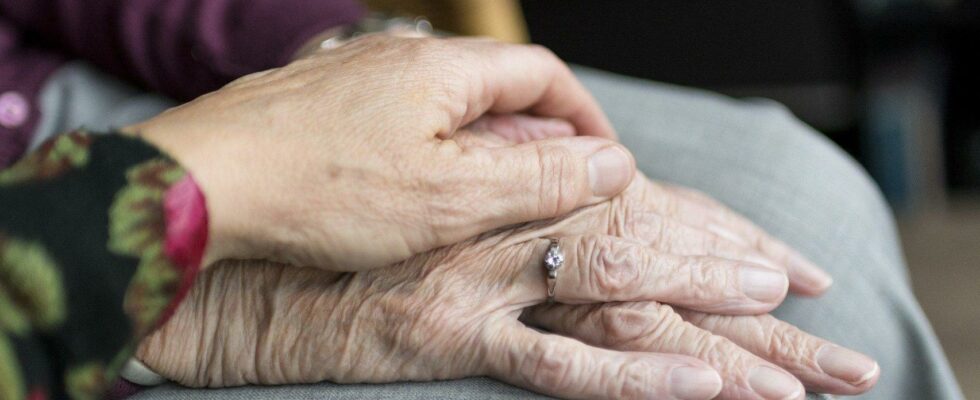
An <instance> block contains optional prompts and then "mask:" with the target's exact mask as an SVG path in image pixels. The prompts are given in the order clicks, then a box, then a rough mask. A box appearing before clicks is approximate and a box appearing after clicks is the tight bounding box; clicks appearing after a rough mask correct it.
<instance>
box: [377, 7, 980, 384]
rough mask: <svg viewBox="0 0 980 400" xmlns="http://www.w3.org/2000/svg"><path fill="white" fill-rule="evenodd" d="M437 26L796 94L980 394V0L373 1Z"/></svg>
mask: <svg viewBox="0 0 980 400" xmlns="http://www.w3.org/2000/svg"><path fill="white" fill-rule="evenodd" d="M366 3H368V4H369V6H371V7H372V8H373V9H375V10H379V11H385V12H392V13H404V14H408V15H424V16H426V17H428V18H429V19H430V20H431V21H432V22H433V25H434V26H435V27H436V28H437V29H442V30H447V31H452V32H456V33H462V34H476V35H489V36H495V37H497V38H500V39H503V40H509V41H517V42H520V41H532V42H536V43H540V44H543V45H545V46H547V47H549V48H551V49H552V50H554V51H555V53H557V54H558V55H559V56H561V57H562V58H563V59H565V60H566V61H568V62H571V63H576V64H582V65H588V66H592V67H596V68H600V69H604V70H608V71H613V72H618V73H621V74H625V75H632V76H636V77H642V78H648V79H652V80H657V81H664V82H671V83H676V84H681V85H688V86H696V87H702V88H707V89H710V90H714V91H718V92H721V93H725V94H728V95H731V96H735V97H766V98H771V99H775V100H777V101H780V102H782V103H783V104H785V105H786V106H788V107H789V108H790V109H791V110H792V111H793V112H794V113H795V114H796V115H797V116H798V117H799V118H801V119H802V120H804V121H805V122H807V123H809V124H810V125H811V126H813V127H815V128H817V129H818V130H820V131H821V132H823V133H824V134H825V135H827V136H828V137H829V138H830V139H832V140H834V141H835V142H837V143H838V144H839V145H840V146H841V147H843V148H844V149H846V150H847V151H848V152H849V153H851V154H852V155H853V156H854V157H855V158H856V159H857V160H859V161H860V162H861V163H862V164H863V165H864V166H865V167H866V168H867V169H868V171H869V172H870V173H871V175H872V176H873V177H874V178H875V180H876V181H877V182H878V184H879V185H880V186H881V188H882V190H883V192H884V193H885V195H886V197H887V198H888V200H889V201H890V202H891V204H892V206H893V208H894V210H895V212H896V215H897V217H898V220H899V227H900V229H901V232H902V238H903V242H904V244H905V246H904V247H905V251H906V255H907V258H908V261H909V267H910V270H911V275H912V281H913V285H914V289H915V292H916V294H917V295H918V297H919V299H920V301H921V303H922V306H923V308H924V309H925V311H926V314H927V315H928V316H929V318H930V320H931V321H932V322H933V325H934V327H935V329H936V331H937V333H938V335H939V338H940V340H941V341H942V343H943V346H944V348H945V349H946V352H947V354H948V356H949V358H950V361H951V362H952V364H953V368H954V369H955V370H956V373H957V376H958V378H959V381H960V384H961V385H962V387H963V390H964V392H965V394H966V396H967V397H968V398H973V399H980V379H978V378H980V346H978V344H977V343H978V340H977V339H976V335H977V334H978V333H980V54H978V53H980V0H793V1H785V0H659V1H648V0H616V1H595V0H524V1H520V2H519V1H516V0H418V1H408V0H368V1H366Z"/></svg>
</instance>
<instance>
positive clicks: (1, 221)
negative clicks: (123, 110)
mask: <svg viewBox="0 0 980 400" xmlns="http://www.w3.org/2000/svg"><path fill="white" fill-rule="evenodd" d="M0 209H2V210H3V213H0V309H2V311H3V312H2V313H0V327H2V330H0V332H2V333H0V372H2V373H0V398H12V399H17V398H25V396H26V395H28V394H33V393H44V394H47V397H51V398H64V397H71V398H98V396H100V395H101V394H102V393H104V391H105V390H106V389H107V387H108V384H109V383H110V382H111V381H112V379H113V378H114V377H115V375H116V374H117V371H118V368H119V367H120V366H121V365H122V363H123V362H124V361H125V360H126V359H127V358H128V357H129V354H130V353H131V352H132V349H133V347H134V345H135V343H136V341H137V340H138V339H139V338H141V337H143V336H145V335H147V334H148V333H150V332H152V331H153V330H154V329H155V328H156V327H158V326H159V325H160V324H161V323H162V322H163V321H164V320H165V319H166V318H167V317H168V316H169V315H170V314H171V313H172V312H173V311H174V309H175V307H176V305H177V304H178V302H179V301H180V300H181V298H182V297H183V296H184V294H185V293H186V292H187V290H189V288H190V285H191V283H192V282H193V278H194V276H195V275H196V273H197V271H198V268H199V266H200V261H201V256H202V254H203V251H204V246H205V244H206V241H207V212H206V209H205V207H204V199H203V196H202V195H201V193H200V192H199V191H198V190H197V189H196V185H195V183H194V181H193V179H192V178H191V177H190V175H188V174H187V173H185V172H184V170H183V169H182V168H181V167H180V166H179V165H177V164H176V163H174V162H173V161H171V160H170V159H169V158H168V157H167V156H165V155H163V154H161V153H160V152H159V151H158V150H156V149H155V148H154V147H152V146H150V145H148V144H146V143H144V142H142V141H140V140H138V139H134V138H128V137H123V136H121V135H118V134H112V135H106V136H101V137H96V136H90V135H86V134H81V133H73V134H69V135H63V136H59V137H57V138H55V139H52V141H50V142H48V143H46V144H45V145H44V146H42V147H41V148H40V149H39V150H38V151H36V152H34V153H32V154H30V155H28V156H27V157H25V158H24V159H23V160H21V161H20V162H18V163H17V164H15V165H14V166H12V167H11V168H9V169H7V170H4V171H2V172H0Z"/></svg>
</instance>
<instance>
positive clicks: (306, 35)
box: [0, 0, 364, 100]
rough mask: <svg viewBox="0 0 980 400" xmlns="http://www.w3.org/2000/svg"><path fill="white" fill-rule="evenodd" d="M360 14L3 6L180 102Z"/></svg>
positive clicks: (132, 0) (298, 9)
mask: <svg viewBox="0 0 980 400" xmlns="http://www.w3.org/2000/svg"><path fill="white" fill-rule="evenodd" d="M363 12H364V10H363V9H362V8H361V6H360V5H359V4H358V3H357V2H356V1H355V0H30V1H24V0H0V15H2V16H3V17H4V18H5V19H7V20H9V21H12V22H13V23H14V24H17V25H18V26H19V27H20V28H21V29H23V30H25V31H31V32H34V33H37V34H39V35H40V36H41V37H42V38H43V39H45V40H46V41H47V42H49V43H50V44H53V45H56V46H59V47H61V48H63V49H65V50H67V51H68V52H70V53H72V54H74V55H77V56H80V57H82V58H86V59H88V60H89V61H91V62H93V63H95V64H97V65H99V66H101V67H103V68H105V69H106V70H107V71H109V72H112V73H114V74H117V75H120V76H128V77H130V78H132V79H135V80H136V81H138V82H140V83H142V84H144V85H145V86H147V87H148V88H150V89H153V90H155V91H159V92H162V93H164V94H167V95H170V96H173V97H175V98H177V99H181V100H185V99H189V98H193V97H196V96H199V95H201V94H204V93H207V92H210V91H213V90H214V89H217V88H219V87H220V86H221V85H224V84H225V83H227V82H229V81H230V80H232V79H235V78H237V77H240V76H242V75H245V74H248V73H252V72H256V71H261V70H265V69H269V68H272V67H277V66H281V65H283V64H285V63H286V62H288V60H289V58H290V56H291V55H292V54H294V53H295V51H296V50H297V49H299V48H300V47H301V46H302V44H303V43H304V42H305V41H307V40H309V39H310V38H312V37H314V36H316V35H317V34H318V33H320V32H323V31H325V30H327V29H329V28H332V27H335V26H339V25H343V24H349V23H352V22H355V21H357V20H358V19H359V18H360V17H361V16H362V14H363Z"/></svg>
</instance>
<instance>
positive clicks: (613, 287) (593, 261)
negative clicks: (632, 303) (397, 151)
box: [578, 237, 641, 297]
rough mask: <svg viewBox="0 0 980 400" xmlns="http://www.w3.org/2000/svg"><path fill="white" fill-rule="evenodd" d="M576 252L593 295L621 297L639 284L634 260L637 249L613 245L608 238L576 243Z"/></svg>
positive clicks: (588, 239) (636, 256)
mask: <svg viewBox="0 0 980 400" xmlns="http://www.w3.org/2000/svg"><path fill="white" fill-rule="evenodd" d="M578 252H579V260H580V262H583V265H584V266H585V267H586V268H584V270H586V271H589V273H588V276H589V279H588V282H589V287H590V288H591V289H592V290H593V293H603V294H606V297H615V296H617V295H619V296H622V295H625V294H628V293H629V292H630V291H631V290H630V289H632V288H633V286H634V285H636V283H637V282H638V281H639V279H637V278H638V277H639V275H640V271H639V268H638V267H637V266H638V264H639V263H638V262H637V260H638V259H639V258H640V257H641V255H640V250H639V248H638V247H637V246H630V245H626V246H616V245H614V243H613V242H612V240H610V239H609V238H605V237H600V238H597V237H586V238H583V239H582V241H581V242H580V244H579V246H578Z"/></svg>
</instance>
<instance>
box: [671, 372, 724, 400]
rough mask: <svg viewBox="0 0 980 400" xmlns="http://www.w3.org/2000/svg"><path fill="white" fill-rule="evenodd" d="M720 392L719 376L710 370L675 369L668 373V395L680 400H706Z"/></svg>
mask: <svg viewBox="0 0 980 400" xmlns="http://www.w3.org/2000/svg"><path fill="white" fill-rule="evenodd" d="M720 392H721V376H719V375H718V373H717V372H715V370H713V369H710V368H698V367H677V368H674V370H673V371H671V372H670V393H671V394H673V395H674V397H675V398H677V399H681V400H706V399H711V398H714V397H715V396H717V395H718V393H720Z"/></svg>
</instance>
